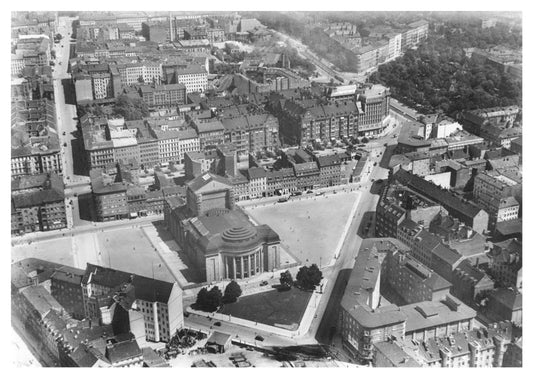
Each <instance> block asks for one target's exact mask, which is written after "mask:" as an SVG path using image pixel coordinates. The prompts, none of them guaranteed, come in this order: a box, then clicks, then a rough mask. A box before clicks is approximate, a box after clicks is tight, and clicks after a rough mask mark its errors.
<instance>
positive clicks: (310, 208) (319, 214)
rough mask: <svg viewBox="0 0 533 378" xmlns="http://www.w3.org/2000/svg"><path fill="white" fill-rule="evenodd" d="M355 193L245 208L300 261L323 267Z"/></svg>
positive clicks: (341, 228)
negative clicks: (274, 232) (265, 225)
mask: <svg viewBox="0 0 533 378" xmlns="http://www.w3.org/2000/svg"><path fill="white" fill-rule="evenodd" d="M358 196H359V193H358V192H348V193H344V192H340V193H337V194H328V195H326V196H319V197H315V196H312V197H311V198H301V197H300V198H299V199H295V200H293V201H289V202H285V203H276V204H275V205H267V206H258V207H256V208H252V207H248V208H247V209H246V210H245V211H246V212H247V213H248V214H250V215H251V216H252V217H253V218H254V219H255V220H256V221H257V222H258V223H260V224H268V225H269V226H270V227H272V229H273V230H274V231H276V232H277V233H278V235H279V236H280V238H281V242H282V243H283V244H284V245H286V246H287V247H288V249H289V251H290V252H291V253H292V254H293V255H294V256H295V257H297V258H298V259H299V260H300V261H301V263H302V264H306V265H308V264H313V263H314V264H317V265H322V266H326V265H328V264H329V263H330V261H331V259H332V258H333V255H334V252H335V248H336V247H337V244H338V242H339V240H340V237H341V235H342V232H343V230H344V226H345V225H346V224H347V222H348V221H349V219H348V218H349V215H350V211H351V210H352V207H353V205H354V202H355V201H356V200H357V199H358Z"/></svg>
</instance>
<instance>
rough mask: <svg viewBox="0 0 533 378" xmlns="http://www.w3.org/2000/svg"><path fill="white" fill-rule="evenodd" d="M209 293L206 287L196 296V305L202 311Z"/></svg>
mask: <svg viewBox="0 0 533 378" xmlns="http://www.w3.org/2000/svg"><path fill="white" fill-rule="evenodd" d="M208 297H209V292H208V291H207V289H206V288H205V287H202V288H201V289H200V291H199V292H198V295H197V296H196V305H197V306H198V308H199V309H202V308H203V307H204V306H205V304H206V303H207V301H208Z"/></svg>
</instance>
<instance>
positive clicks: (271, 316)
mask: <svg viewBox="0 0 533 378" xmlns="http://www.w3.org/2000/svg"><path fill="white" fill-rule="evenodd" d="M312 294H313V293H312V292H307V291H302V290H300V289H297V288H292V289H291V290H288V291H281V292H278V291H277V290H269V291H264V292H262V293H258V294H253V295H247V296H245V297H241V298H239V300H238V301H237V302H235V303H229V304H225V305H224V306H223V307H222V309H221V310H219V312H220V313H222V314H225V315H231V316H235V317H237V318H241V319H246V320H251V321H255V322H258V323H263V324H268V325H271V326H275V327H282V328H285V329H291V330H293V329H297V328H298V325H299V324H300V321H301V320H302V317H303V315H304V312H305V309H306V308H307V304H308V303H309V298H311V295H312Z"/></svg>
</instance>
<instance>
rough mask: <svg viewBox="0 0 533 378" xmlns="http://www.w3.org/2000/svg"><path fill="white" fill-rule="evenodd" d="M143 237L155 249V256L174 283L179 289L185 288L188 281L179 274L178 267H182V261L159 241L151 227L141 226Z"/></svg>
mask: <svg viewBox="0 0 533 378" xmlns="http://www.w3.org/2000/svg"><path fill="white" fill-rule="evenodd" d="M141 229H142V232H143V234H144V236H146V238H147V239H148V241H149V242H150V244H152V246H153V247H154V248H155V250H156V252H157V255H158V256H159V258H160V259H161V260H162V261H163V263H164V264H165V266H166V267H167V269H168V271H169V272H170V273H172V276H174V278H175V279H176V282H177V283H178V284H179V286H180V287H181V288H183V287H185V286H187V285H188V284H189V281H187V280H186V279H185V277H184V276H183V274H182V273H181V271H180V269H179V267H180V266H183V265H184V264H183V261H181V259H180V257H179V255H178V253H177V252H174V251H172V250H171V249H170V248H168V246H167V245H166V244H165V242H163V241H162V240H161V239H159V238H158V237H157V236H156V235H154V233H155V232H156V230H155V229H154V228H153V227H147V226H141Z"/></svg>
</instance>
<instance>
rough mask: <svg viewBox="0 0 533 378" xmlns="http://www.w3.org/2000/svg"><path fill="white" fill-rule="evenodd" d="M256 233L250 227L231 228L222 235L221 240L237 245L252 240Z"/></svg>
mask: <svg viewBox="0 0 533 378" xmlns="http://www.w3.org/2000/svg"><path fill="white" fill-rule="evenodd" d="M256 234H257V231H256V230H255V229H253V228H251V227H233V228H230V229H228V230H226V231H224V232H223V233H222V239H224V240H225V241H227V242H231V243H237V242H243V241H246V240H250V239H252V238H253V237H254V236H255V235H256Z"/></svg>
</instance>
